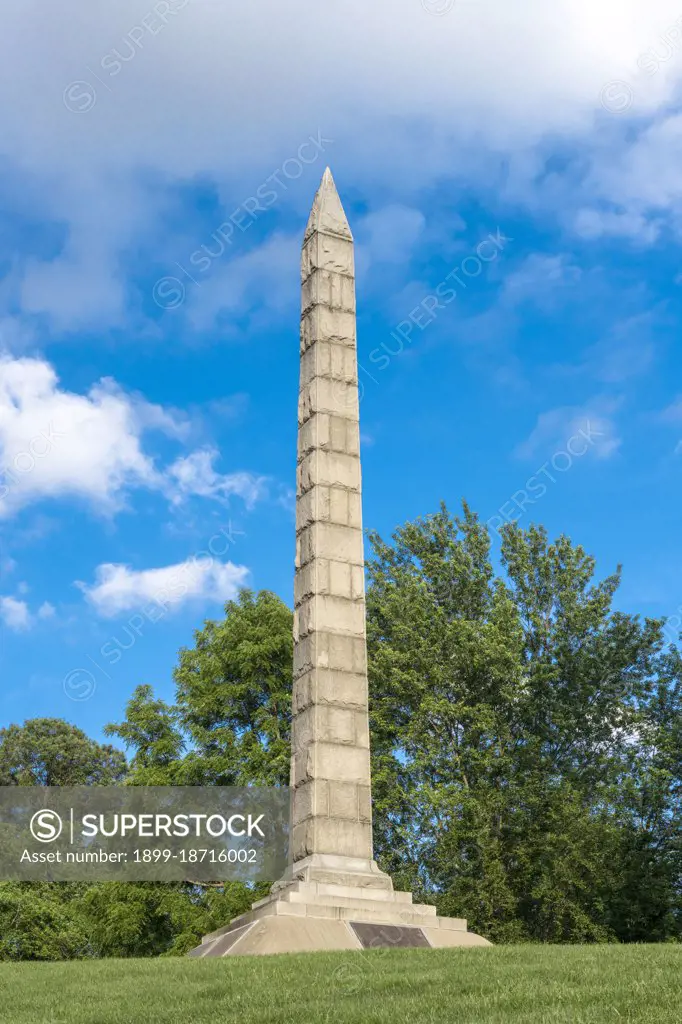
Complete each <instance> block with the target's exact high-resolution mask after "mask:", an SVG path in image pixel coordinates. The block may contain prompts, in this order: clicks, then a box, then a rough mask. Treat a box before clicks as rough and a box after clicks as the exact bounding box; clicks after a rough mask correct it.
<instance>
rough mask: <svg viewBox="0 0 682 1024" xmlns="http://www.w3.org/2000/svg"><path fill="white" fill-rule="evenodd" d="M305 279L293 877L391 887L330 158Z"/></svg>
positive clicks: (351, 344) (355, 421)
mask: <svg viewBox="0 0 682 1024" xmlns="http://www.w3.org/2000/svg"><path fill="white" fill-rule="evenodd" d="M301 287H302V301H301V371H300V389H299V399H298V468H297V489H296V575H295V582H294V605H295V611H294V684H293V707H292V715H293V720H292V763H291V787H292V791H293V801H292V847H291V859H292V877H294V878H298V879H301V880H305V881H319V882H336V883H340V884H346V885H351V884H352V885H364V886H367V885H369V886H376V887H378V888H386V889H390V888H391V880H390V878H389V876H388V875H385V874H383V873H382V872H380V871H379V869H378V867H377V866H376V864H375V863H374V861H373V859H372V802H371V781H370V763H369V718H368V708H367V652H366V637H365V586H364V550H363V537H362V502H361V492H362V483H361V474H360V416H359V402H358V361H357V342H356V319H355V264H354V253H353V236H352V234H351V230H350V227H349V225H348V220H347V219H346V215H345V213H344V210H343V207H342V206H341V200H340V199H339V195H338V192H337V191H336V186H335V184H334V179H333V178H332V175H331V171H330V170H329V168H327V170H326V171H325V172H324V177H323V178H322V183H321V185H320V187H319V190H318V192H317V195H316V196H315V201H314V203H313V207H312V210H311V213H310V218H309V220H308V226H307V228H306V232H305V235H304V239H303V253H302V259H301Z"/></svg>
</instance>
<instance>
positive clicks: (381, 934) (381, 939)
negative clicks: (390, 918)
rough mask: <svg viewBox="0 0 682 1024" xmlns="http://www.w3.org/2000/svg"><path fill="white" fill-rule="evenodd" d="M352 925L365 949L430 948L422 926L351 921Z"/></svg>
mask: <svg viewBox="0 0 682 1024" xmlns="http://www.w3.org/2000/svg"><path fill="white" fill-rule="evenodd" d="M350 926H351V928H352V929H353V931H354V932H355V934H356V935H357V937H358V938H359V939H360V943H361V945H362V948H363V949H392V948H394V949H417V948H421V949H423V948H427V949H429V948H430V946H429V941H428V939H427V938H426V936H425V935H424V932H423V931H422V930H421V928H405V927H401V926H400V925H396V924H365V923H361V922H359V921H351V922H350Z"/></svg>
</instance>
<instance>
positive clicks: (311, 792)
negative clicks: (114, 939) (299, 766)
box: [292, 779, 329, 821]
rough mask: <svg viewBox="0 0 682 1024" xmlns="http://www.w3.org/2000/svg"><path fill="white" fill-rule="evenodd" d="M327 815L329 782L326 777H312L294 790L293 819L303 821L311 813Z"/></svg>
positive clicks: (311, 814) (310, 815)
mask: <svg viewBox="0 0 682 1024" xmlns="http://www.w3.org/2000/svg"><path fill="white" fill-rule="evenodd" d="M316 814H320V815H322V816H323V817H325V818H326V817H328V816H329V783H328V782H327V781H326V779H313V780H312V781H310V782H305V783H303V785H301V786H298V787H297V788H296V789H295V790H294V796H293V815H292V820H293V821H304V820H305V819H306V818H311V817H312V816H313V815H316Z"/></svg>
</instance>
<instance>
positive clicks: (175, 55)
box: [0, 0, 682, 330]
mask: <svg viewBox="0 0 682 1024" xmlns="http://www.w3.org/2000/svg"><path fill="white" fill-rule="evenodd" d="M169 6H170V8H171V10H172V13H170V14H169V15H167V16H165V17H164V18H161V17H159V16H158V13H156V14H155V13H154V10H155V8H156V10H157V12H158V10H159V9H161V11H163V10H164V9H165V6H164V5H163V4H154V2H152V0H121V2H120V3H116V4H111V3H110V2H108V0H106V2H105V0H92V2H90V3H88V4H83V3H81V2H80V0H65V2H64V3H63V4H61V5H59V6H50V5H47V6H45V5H42V6H41V7H40V9H39V8H38V6H37V4H36V2H35V0H26V2H25V3H22V4H14V5H9V6H8V8H7V10H5V12H4V19H3V33H2V37H1V38H0V86H2V88H3V93H4V94H5V95H7V96H10V95H11V97H12V102H10V103H6V104H4V105H3V108H2V111H1V112H0V155H2V157H3V166H4V168H5V170H4V172H3V184H4V188H5V192H6V194H7V196H8V199H9V201H12V202H15V203H16V200H17V197H21V201H22V209H26V210H27V211H29V210H30V211H31V214H32V216H34V217H36V218H40V219H41V220H42V221H43V222H51V223H54V224H58V225H59V226H60V227H61V229H62V230H63V232H64V244H63V247H62V249H61V251H58V252H57V254H56V255H53V256H52V257H51V258H49V259H48V258H43V256H42V254H41V255H40V256H38V255H36V253H35V252H33V253H32V252H25V253H20V254H17V256H16V260H15V265H14V268H13V271H12V274H11V282H12V286H13V288H14V289H15V296H16V297H17V298H18V300H19V301H20V302H21V305H22V308H23V310H24V311H25V312H27V313H29V314H30V315H32V316H46V317H47V318H48V322H50V323H51V324H52V325H53V326H54V327H55V328H56V329H57V330H69V329H73V328H76V327H82V326H84V325H85V324H87V323H97V324H98V323H118V322H120V321H121V320H122V319H124V318H125V315H126V313H127V311H128V307H129V304H130V296H129V295H128V294H127V290H126V284H127V282H126V262H125V260H124V256H127V255H128V254H129V253H130V252H131V251H133V252H134V251H136V250H135V245H136V243H139V242H140V241H144V242H145V243H146V244H147V245H148V246H149V245H152V244H153V242H154V238H155V237H161V238H163V234H162V233H161V222H162V220H163V214H164V212H165V210H164V196H165V195H166V191H165V189H164V187H163V186H164V185H168V184H170V185H173V184H175V183H177V182H179V181H192V180H196V179H197V178H199V177H200V178H201V179H202V180H204V181H205V180H211V181H215V182H218V183H219V190H220V195H221V199H223V200H224V202H225V205H226V207H228V206H229V209H228V210H227V213H228V215H229V213H230V212H231V210H232V209H234V207H235V205H236V204H237V203H238V202H241V201H242V200H243V199H244V198H246V197H247V196H251V195H253V193H254V190H255V189H256V188H257V187H258V186H259V185H260V184H261V183H262V182H263V181H264V180H265V179H266V178H267V176H268V175H269V174H271V173H273V172H275V171H276V170H277V169H278V168H280V167H281V166H282V164H283V161H285V160H286V159H287V158H294V156H295V154H296V151H297V148H298V146H299V145H300V144H301V143H302V142H303V141H304V140H305V139H307V138H308V137H309V136H310V134H311V133H313V134H314V133H316V132H317V131H318V129H321V130H323V131H324V134H325V136H326V137H328V138H330V139H333V140H334V142H333V146H330V147H329V150H330V151H329V152H328V153H326V154H325V159H328V160H330V161H331V163H332V164H333V165H334V167H335V169H337V168H338V174H337V177H338V179H339V183H340V185H341V186H342V188H343V189H344V192H346V193H347V192H348V191H349V190H350V189H351V188H353V189H355V190H356V191H355V195H360V197H361V198H363V199H365V198H366V197H367V196H368V195H370V194H371V195H372V196H374V197H377V196H379V197H380V200H381V201H380V204H379V205H382V206H383V205H386V204H391V203H405V202H406V201H409V199H410V194H412V195H413V194H414V193H415V192H416V191H417V190H419V189H422V188H428V187H430V186H431V185H433V184H434V183H436V182H438V181H440V180H443V179H450V180H455V181H462V180H467V181H468V182H471V181H474V182H475V183H476V184H478V185H479V186H480V187H481V188H483V189H485V188H490V187H491V186H495V187H496V186H497V184H498V182H499V168H500V159H504V160H505V164H506V166H508V168H509V171H508V174H509V181H510V182H513V187H514V189H515V190H516V193H517V194H518V195H519V196H521V197H522V199H523V201H524V202H525V203H527V204H529V205H531V206H532V205H533V204H534V203H536V202H537V200H538V196H539V195H540V194H541V193H542V192H543V190H541V189H540V190H539V189H537V188H536V183H535V181H534V179H535V176H536V174H537V173H538V172H539V171H540V170H542V168H543V162H544V156H545V153H546V151H547V147H548V146H550V145H551V146H555V145H556V144H557V142H558V143H559V145H560V146H561V145H562V144H566V143H567V144H569V145H570V146H571V147H572V150H573V152H576V151H580V154H581V163H580V167H579V169H578V171H577V172H576V171H575V169H574V170H573V171H572V172H571V174H567V175H565V176H564V180H563V185H562V184H561V180H560V179H562V172H556V173H554V174H553V175H552V176H551V178H552V182H551V183H545V184H546V187H547V188H548V189H550V193H549V194H551V196H552V202H551V203H547V207H546V212H547V213H548V215H550V216H551V217H553V218H561V217H562V216H564V215H566V216H567V217H568V219H569V220H570V219H572V220H574V219H575V214H576V213H577V210H576V206H577V204H578V197H579V206H580V208H583V207H584V208H586V209H592V207H593V203H592V199H593V198H594V199H595V201H596V202H597V203H598V204H603V205H604V206H605V207H606V209H607V211H612V212H613V216H612V217H610V218H609V217H608V216H605V217H604V218H603V219H602V221H601V223H600V224H599V227H598V229H599V230H600V231H602V232H603V231H608V230H611V229H614V230H616V231H618V232H621V233H622V232H623V230H624V228H625V227H626V226H627V225H628V224H629V225H630V227H631V228H632V229H633V230H635V231H636V232H637V233H638V234H642V233H644V234H646V231H647V227H646V221H647V220H648V219H649V218H650V215H651V213H652V210H653V211H658V212H659V213H660V211H661V210H662V209H672V210H674V211H678V210H679V207H680V202H681V199H680V185H679V180H678V179H679V174H678V167H679V124H678V120H677V118H676V117H675V116H674V115H673V116H670V115H669V114H668V112H667V111H668V108H669V106H670V104H671V102H672V101H673V100H674V97H675V95H676V91H677V89H678V87H679V85H680V82H681V80H682V52H680V51H679V50H678V51H677V52H674V53H672V54H671V55H670V58H669V59H668V60H667V61H665V62H661V64H660V67H659V68H658V70H657V72H656V73H655V74H653V75H651V74H647V73H645V72H644V71H643V68H642V65H641V62H640V63H638V58H640V57H641V55H642V54H644V53H646V52H647V51H649V50H651V49H652V48H653V47H655V46H657V43H658V40H659V37H660V34H661V33H662V32H664V31H665V30H666V29H667V28H668V27H669V26H671V25H672V24H673V22H675V21H676V19H677V18H678V17H679V6H678V4H677V0H651V2H650V3H647V4H642V3H641V0H617V2H616V0H600V2H599V3H595V2H594V0H556V2H554V3H551V4H549V3H548V4H540V3H538V2H537V0H517V2H516V3H514V4H509V3H505V2H504V0H486V2H457V3H455V5H454V6H453V9H452V10H451V11H450V12H449V13H448V14H447V15H446V16H444V17H439V18H436V17H432V16H431V15H429V13H428V12H427V11H425V10H424V7H423V5H422V4H421V3H419V0H391V2H390V3H389V2H388V0H376V2H374V3H372V4H368V3H367V2H366V0H345V2H344V3H343V4H317V5H311V4H310V3H309V2H307V0H291V2H290V3H288V4H286V5H282V4H279V3H275V2H274V0H263V2H261V3H259V4H256V5H254V4H241V5H236V6H235V5H228V4H219V3H212V2H208V0H189V2H187V3H185V2H184V0H169ZM143 19H144V21H143ZM263 24H267V26H268V32H267V33H263V32H262V31H261V27H262V25H263ZM321 41H323V42H322V43H321ZM659 49H660V48H659ZM115 51H118V55H117V53H116V52H115ZM614 80H620V81H624V82H625V83H626V85H627V87H628V89H629V90H630V93H631V96H630V99H629V106H628V108H627V109H626V110H625V111H624V112H622V113H617V112H616V113H611V112H609V110H608V109H606V108H608V104H609V99H608V96H609V95H610V94H609V93H608V92H607V93H604V92H603V90H604V87H605V86H608V85H609V83H611V82H613V81H614ZM226 97H230V98H231V99H230V101H229V102H227V103H226V101H225V98H226ZM627 98H628V97H627V95H626V99H627ZM89 104H92V108H91V109H87V107H88V105H89ZM631 125H634V126H635V127H636V129H637V130H636V131H634V132H633V131H631V130H629V129H630V126H631ZM642 125H644V128H643V129H642V127H641V126H642ZM321 169H322V167H321V163H320V166H319V167H306V168H304V169H303V173H302V176H301V178H300V180H299V178H298V177H297V176H295V172H294V175H292V177H291V178H290V179H287V180H286V182H285V184H286V190H285V195H284V198H283V199H282V202H283V203H285V204H288V205H290V206H294V207H295V208H296V209H297V211H298V212H299V213H300V214H301V216H304V215H305V212H306V209H307V206H308V205H309V202H310V198H311V188H312V185H313V181H314V180H315V181H316V180H317V179H318V178H319V171H321ZM574 173H577V176H578V181H579V182H580V181H582V182H583V184H584V187H583V188H582V189H579V188H576V180H575V178H573V177H572V176H571V175H572V174H574ZM545 194H547V193H546V192H545ZM557 196H558V197H559V201H558V202H557V201H555V200H556V199H557ZM373 202H374V200H373ZM595 216H598V214H596V215H595ZM583 218H584V215H583ZM585 226H586V225H585V221H584V219H583V222H582V228H581V230H583V231H584V230H585ZM587 229H588V230H592V231H594V230H595V223H594V219H593V221H592V225H591V226H590V224H589V218H588V223H587ZM159 233H160V234H159ZM157 256H158V258H159V261H161V260H162V258H163V246H162V247H161V251H160V252H157ZM240 301H241V300H240Z"/></svg>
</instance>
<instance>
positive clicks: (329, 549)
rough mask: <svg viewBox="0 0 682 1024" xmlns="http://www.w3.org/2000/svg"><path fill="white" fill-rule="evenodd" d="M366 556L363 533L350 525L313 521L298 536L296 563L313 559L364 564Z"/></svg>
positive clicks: (305, 563) (301, 564) (300, 563)
mask: <svg viewBox="0 0 682 1024" xmlns="http://www.w3.org/2000/svg"><path fill="white" fill-rule="evenodd" d="M363 556H364V548H363V540H362V533H361V531H360V530H356V529H353V528H352V527H350V526H341V525H339V524H337V523H325V522H315V521H313V522H312V523H311V524H310V526H305V527H304V528H303V529H302V530H301V532H300V533H299V534H298V537H297V538H296V565H297V567H300V566H304V565H307V564H308V562H312V561H313V559H322V560H326V561H330V562H346V563H348V564H350V565H356V566H359V565H362V564H363Z"/></svg>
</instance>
